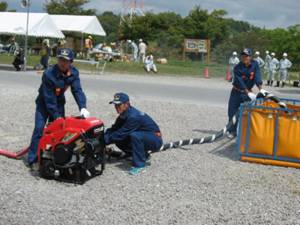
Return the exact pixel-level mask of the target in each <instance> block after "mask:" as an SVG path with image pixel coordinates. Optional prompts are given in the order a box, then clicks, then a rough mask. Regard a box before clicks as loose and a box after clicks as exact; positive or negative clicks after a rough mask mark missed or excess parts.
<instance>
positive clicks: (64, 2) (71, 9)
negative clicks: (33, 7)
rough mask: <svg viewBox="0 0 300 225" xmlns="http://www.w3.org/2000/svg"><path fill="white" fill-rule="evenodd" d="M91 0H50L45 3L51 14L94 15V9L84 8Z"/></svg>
mask: <svg viewBox="0 0 300 225" xmlns="http://www.w3.org/2000/svg"><path fill="white" fill-rule="evenodd" d="M88 2H89V0H50V1H49V2H47V3H45V4H44V8H45V10H46V11H47V12H48V13H49V14H69V15H94V14H95V12H96V11H95V10H94V9H84V8H83V6H84V5H85V4H86V3H88Z"/></svg>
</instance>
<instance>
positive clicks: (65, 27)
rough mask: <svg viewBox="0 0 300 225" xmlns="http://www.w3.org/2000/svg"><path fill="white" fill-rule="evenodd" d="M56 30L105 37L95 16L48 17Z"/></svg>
mask: <svg viewBox="0 0 300 225" xmlns="http://www.w3.org/2000/svg"><path fill="white" fill-rule="evenodd" d="M50 17H51V19H52V20H53V21H54V23H55V24H56V26H57V27H58V29H60V30H62V31H72V32H80V33H82V34H84V33H85V34H93V35H99V36H106V33H105V31H104V30H103V28H102V26H101V24H100V22H99V20H98V19H97V17H96V16H73V15H50Z"/></svg>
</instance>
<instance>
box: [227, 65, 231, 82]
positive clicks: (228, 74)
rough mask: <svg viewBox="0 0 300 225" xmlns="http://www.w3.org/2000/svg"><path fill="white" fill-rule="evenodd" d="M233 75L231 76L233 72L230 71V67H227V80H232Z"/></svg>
mask: <svg viewBox="0 0 300 225" xmlns="http://www.w3.org/2000/svg"><path fill="white" fill-rule="evenodd" d="M231 79H232V77H231V72H230V68H229V67H228V68H227V72H226V80H227V81H231Z"/></svg>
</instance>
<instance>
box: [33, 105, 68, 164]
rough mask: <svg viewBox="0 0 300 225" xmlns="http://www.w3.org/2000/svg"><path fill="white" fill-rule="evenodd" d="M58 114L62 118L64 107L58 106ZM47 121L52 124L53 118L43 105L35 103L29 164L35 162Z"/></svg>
mask: <svg viewBox="0 0 300 225" xmlns="http://www.w3.org/2000/svg"><path fill="white" fill-rule="evenodd" d="M59 112H60V115H61V116H62V117H63V116H64V115H65V109H64V105H62V106H59ZM47 121H48V122H52V121H53V118H52V117H51V116H50V115H49V113H48V111H47V108H46V106H45V104H44V103H37V105H36V111H35V126H34V130H33V134H32V138H31V143H30V146H29V152H28V163H29V164H31V163H34V162H36V161H37V150H38V147H39V142H40V139H41V137H42V135H43V131H44V127H45V125H46V123H47Z"/></svg>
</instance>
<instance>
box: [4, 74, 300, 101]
mask: <svg viewBox="0 0 300 225" xmlns="http://www.w3.org/2000/svg"><path fill="white" fill-rule="evenodd" d="M81 80H82V86H83V89H84V90H87V91H91V92H96V93H106V94H110V95H113V94H114V93H115V92H119V91H122V92H126V93H128V94H129V95H130V96H131V97H133V98H138V99H143V98H144V99H147V100H155V99H156V98H159V99H160V100H162V101H167V102H180V103H192V104H199V105H211V106H220V107H227V103H228V98H229V94H230V89H231V84H230V83H228V82H226V81H225V80H222V79H203V78H186V77H185V78H181V77H166V76H160V77H159V78H158V77H155V76H137V75H120V74H114V75H112V74H110V75H86V74H83V75H81ZM0 82H1V83H2V84H7V85H9V86H11V85H16V84H18V86H19V87H22V86H27V87H32V88H36V89H38V87H39V85H40V83H41V74H38V73H37V72H34V71H28V72H14V71H8V70H0ZM269 90H270V91H272V92H273V93H274V94H275V95H277V96H279V97H284V98H294V99H297V98H298V99H299V96H300V89H299V88H284V89H275V88H269Z"/></svg>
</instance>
